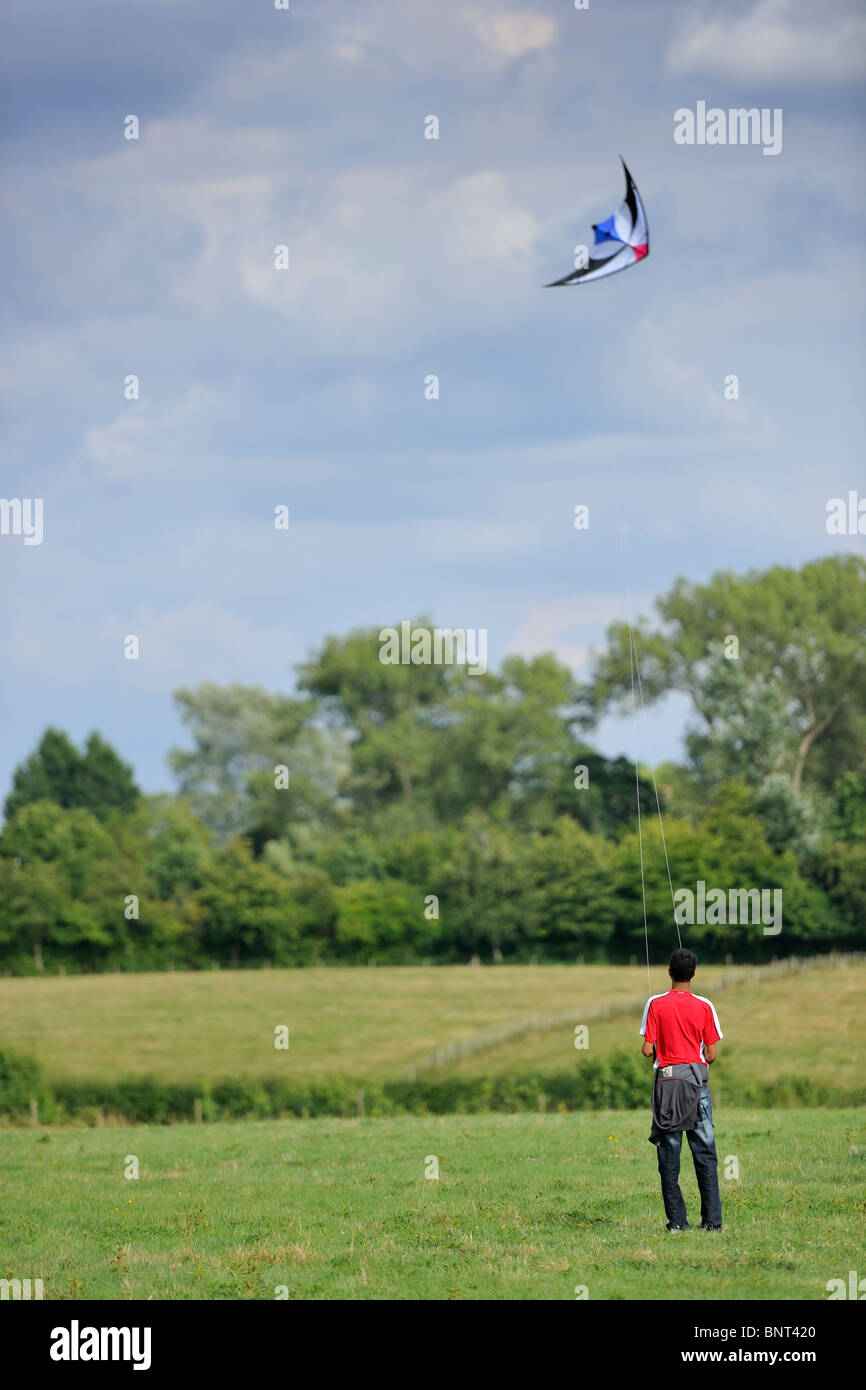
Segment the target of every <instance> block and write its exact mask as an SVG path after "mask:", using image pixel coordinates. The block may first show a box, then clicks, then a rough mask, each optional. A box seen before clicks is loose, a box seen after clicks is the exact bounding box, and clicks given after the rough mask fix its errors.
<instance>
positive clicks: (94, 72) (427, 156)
mask: <svg viewBox="0 0 866 1390" xmlns="http://www.w3.org/2000/svg"><path fill="white" fill-rule="evenodd" d="M0 38H2V50H3V56H2V59H0V74H2V90H3V98H2V100H3V112H2V120H0V159H2V165H3V179H2V185H0V186H2V201H3V205H4V206H3V227H4V232H3V247H2V253H3V259H2V264H3V269H4V272H5V274H4V287H3V288H4V302H5V306H6V312H5V314H4V321H3V327H2V337H0V390H2V394H3V432H2V449H0V495H2V496H3V497H5V498H7V499H12V498H19V499H26V498H31V499H35V498H41V499H42V500H43V516H44V521H43V537H42V541H41V543H40V544H38V545H26V544H25V543H24V537H23V536H22V535H15V534H11V533H10V534H3V535H0V652H2V658H0V659H2V679H0V720H2V729H3V737H2V740H0V796H2V795H4V794H5V792H6V790H7V789H8V786H9V782H10V778H11V773H12V769H13V768H14V767H15V765H16V764H17V763H19V762H20V761H21V760H22V758H24V757H25V756H26V755H27V754H28V753H29V752H31V751H32V749H33V747H34V746H35V744H36V742H37V741H38V739H39V737H40V735H41V733H42V731H43V729H44V728H45V726H46V725H48V724H52V725H54V726H58V727H61V728H63V729H65V730H67V732H68V733H69V734H70V735H71V736H72V737H73V738H74V739H75V740H76V741H80V740H83V739H84V737H86V735H87V734H88V733H89V732H90V731H91V730H92V729H97V730H99V732H100V733H101V734H102V735H103V736H104V737H106V738H108V739H109V741H110V742H111V743H112V744H113V745H114V746H115V747H116V748H117V750H118V751H119V752H120V754H121V756H122V757H124V758H125V759H126V760H128V761H130V762H131V763H132V765H133V767H134V769H135V773H136V776H137V779H138V781H139V783H140V785H141V786H142V787H143V789H144V790H146V791H149V792H152V791H157V790H162V789H170V788H171V786H172V782H171V778H170V774H169V772H168V770H167V767H166V763H165V757H166V753H167V751H168V749H169V748H170V747H172V746H178V745H184V744H185V743H186V739H185V735H184V732H183V729H182V728H181V726H180V724H179V721H178V718H177V713H176V709H175V706H174V703H173V700H172V692H173V691H175V690H177V689H178V688H180V687H190V686H195V685H197V684H199V683H201V682H204V681H216V682H219V683H228V682H235V681H236V682H241V683H243V684H259V685H263V686H265V687H266V688H268V689H272V690H284V691H290V690H292V688H293V682H294V675H293V670H294V666H295V664H296V663H297V662H299V661H302V660H304V659H306V658H307V657H308V655H309V654H310V652H311V651H312V650H314V649H315V648H316V647H317V646H319V645H320V644H321V642H322V641H323V639H324V637H325V636H326V635H327V634H329V633H338V634H339V633H346V632H348V631H349V630H350V629H352V628H355V627H359V626H365V627H366V626H375V627H377V628H378V627H381V626H385V625H398V624H399V623H400V622H401V621H403V620H404V619H411V618H413V617H415V616H417V615H419V614H429V615H430V616H431V617H432V618H433V619H434V621H435V622H436V623H438V624H440V625H442V626H448V627H475V628H484V629H486V630H487V633H488V643H489V659H490V661H491V664H492V665H495V664H496V663H498V662H499V661H500V660H501V659H502V657H503V656H504V655H506V654H508V653H521V654H524V655H527V656H532V655H535V654H536V653H540V652H545V651H553V652H554V653H556V654H557V656H558V657H559V658H560V660H562V661H563V662H565V663H566V664H567V665H568V666H570V667H571V668H572V669H573V670H574V671H575V673H576V674H577V676H578V677H579V678H581V679H585V678H586V677H587V676H588V675H589V672H590V670H591V662H592V651H593V649H595V650H598V649H599V648H600V647H601V646H602V645H603V642H604V634H605V629H606V627H607V625H608V624H609V623H610V622H612V621H614V620H616V619H622V618H624V617H625V616H626V614H627V611H628V605H629V601H630V603H631V607H632V610H633V612H634V613H635V614H638V613H650V612H651V611H652V603H653V599H654V597H655V596H656V595H658V594H661V593H664V592H665V591H666V590H667V589H668V588H669V587H670V586H671V584H672V583H673V581H674V580H675V579H676V578H677V576H679V575H685V576H687V577H688V578H689V579H690V580H693V581H696V582H701V581H704V580H706V579H708V578H709V576H710V575H711V574H712V573H714V572H715V571H717V570H721V569H734V570H737V571H744V570H747V569H750V568H759V569H762V568H766V567H768V566H769V565H773V564H783V565H800V564H802V563H804V562H805V561H808V560H810V559H814V558H816V557H818V556H821V555H828V554H835V553H839V552H841V551H845V550H848V549H859V550H860V551H862V550H863V537H862V536H835V535H829V534H828V532H827V527H826V519H827V512H826V507H827V502H828V500H829V499H831V498H834V497H847V494H848V493H849V491H850V490H852V489H858V488H859V496H860V497H863V496H864V495H866V468H864V465H863V439H864V393H863V389H862V382H863V378H864V365H866V352H864V322H866V319H864V313H863V309H864V302H863V301H864V275H863V250H864V238H863V227H864V187H866V184H864V177H863V176H864V162H866V155H864V139H863V137H864V85H863V78H864V74H866V13H864V11H863V9H862V6H860V5H859V4H856V3H853V0H851V3H849V0H822V3H821V4H820V5H818V4H814V3H813V2H812V0H758V3H755V0H747V3H743V0H724V3H710V4H700V3H694V4H692V3H683V0H673V2H672V3H667V0H604V2H603V0H589V4H588V7H587V8H586V9H582V10H578V9H576V8H574V4H573V3H569V0H543V2H542V3H535V4H515V5H511V4H508V3H501V4H500V3H499V0H476V2H475V3H472V2H471V0H470V3H467V4H462V3H460V0H455V3H453V4H449V5H442V4H434V3H431V0H376V3H373V0H369V3H363V4H358V3H350V2H349V0H316V3H313V0H291V3H290V8H288V9H279V10H278V9H276V8H275V7H274V5H273V0H244V3H240V0H207V3H205V0H126V2H125V3H124V4H123V5H118V4H117V3H116V0H79V2H78V3H77V4H76V5H74V6H70V5H68V4H62V3H59V2H58V3H51V4H47V5H45V4H43V5H39V6H35V5H33V4H32V2H31V0H6V4H5V5H4V9H3V15H2V18H0ZM699 102H705V103H706V105H707V107H709V108H712V107H716V108H721V109H722V110H724V111H727V110H729V109H732V108H740V107H747V108H751V107H756V108H759V109H763V108H766V109H767V110H769V111H777V110H778V111H781V113H782V116H781V121H782V124H781V133H782V147H781V150H780V151H779V152H778V153H777V154H765V153H764V151H763V148H762V147H761V146H760V145H754V144H749V145H741V144H726V145H718V144H716V145H711V144H692V145H686V144H679V143H677V142H676V141H675V139H674V132H675V127H676V121H675V113H676V112H677V111H678V110H682V109H685V108H689V109H691V110H696V109H697V104H698V103H699ZM131 115H132V116H136V117H137V119H138V127H139V129H138V135H139V138H138V139H128V138H126V133H125V132H128V130H129V128H130V127H129V122H128V121H127V118H128V117H129V116H131ZM430 116H435V117H436V118H437V120H438V139H435V140H434V139H427V138H425V129H429V128H430V122H429V121H428V120H427V118H428V117H430ZM776 119H778V118H776ZM620 155H622V156H623V157H624V158H625V159H626V160H627V162H628V164H629V167H630V169H631V171H632V174H633V175H634V177H635V179H636V181H637V183H638V185H639V188H640V191H641V194H642V196H643V200H644V203H645V205H646V210H647V216H648V220H649V228H650V254H649V256H648V257H647V258H646V259H644V260H642V261H641V262H640V263H639V264H638V265H636V266H635V267H633V268H631V269H629V270H627V271H624V272H623V273H622V274H619V275H615V276H612V277H610V278H608V279H605V280H602V281H600V282H597V283H594V284H587V285H583V286H572V287H566V288H561V289H543V288H542V286H543V285H544V284H545V283H546V282H547V281H550V280H554V279H558V278H559V277H560V276H562V275H566V274H568V272H569V271H570V270H571V268H572V265H573V254H574V248H575V246H576V245H578V244H580V243H589V242H591V237H592V233H591V231H590V224H591V223H593V222H596V221H599V220H602V219H604V218H606V217H607V216H608V215H609V214H610V213H611V212H613V210H614V208H615V207H616V206H617V205H618V203H619V202H620V200H621V197H622V187H623V181H622V172H621V167H620V163H619V156H620ZM277 246H286V247H287V248H288V260H289V265H288V269H278V268H276V265H275V247H277ZM131 374H134V375H135V376H137V377H138V379H139V398H138V399H137V400H136V399H126V398H125V394H124V384H125V381H126V379H127V377H128V376H130V375H131ZM732 374H733V375H735V376H736V377H737V378H738V382H739V398H738V399H726V394H725V381H726V378H727V377H729V376H730V375H732ZM431 375H436V376H437V377H438V380H439V396H438V399H427V398H426V396H425V380H426V379H427V378H428V377H429V376H431ZM281 505H282V506H286V507H288V509H289V517H290V525H289V528H288V530H277V529H276V528H275V526H274V509H275V508H276V507H278V506H281ZM577 505H586V506H588V507H589V518H590V523H589V528H588V529H587V530H584V531H577V530H575V527H574V524H573V519H574V509H575V506H577ZM629 596H630V598H629ZM130 634H134V635H135V636H137V637H138V639H139V644H140V655H139V658H138V660H127V659H126V658H125V657H124V639H125V637H127V636H128V635H130ZM688 717H689V711H688V706H687V704H686V703H685V701H684V699H682V698H680V697H672V698H670V699H668V700H667V701H666V702H664V704H662V705H661V706H659V707H658V708H654V709H653V710H651V711H650V713H649V717H648V720H647V724H646V728H645V730H644V731H643V732H642V733H641V734H640V738H639V739H635V735H634V732H633V730H632V727H631V724H630V721H629V720H628V719H627V718H625V717H615V716H611V717H608V718H606V719H605V720H604V721H603V723H602V725H601V726H600V728H599V730H598V731H597V735H596V737H595V741H596V743H597V744H598V746H599V747H600V748H601V749H602V750H603V751H604V752H606V753H608V754H616V753H620V752H624V753H626V754H627V755H629V756H632V755H634V753H636V752H637V753H639V754H640V756H641V757H643V758H647V759H651V760H653V761H657V760H659V759H661V758H668V757H676V756H678V755H680V754H681V751H682V734H683V729H684V727H685V724H686V721H687V719H688Z"/></svg>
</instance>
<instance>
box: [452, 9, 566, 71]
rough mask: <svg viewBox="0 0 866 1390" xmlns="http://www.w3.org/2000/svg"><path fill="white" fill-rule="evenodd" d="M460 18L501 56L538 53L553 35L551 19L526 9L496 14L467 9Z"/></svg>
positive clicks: (547, 45)
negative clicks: (468, 10)
mask: <svg viewBox="0 0 866 1390" xmlns="http://www.w3.org/2000/svg"><path fill="white" fill-rule="evenodd" d="M464 18H465V19H466V20H467V22H468V23H469V24H470V25H471V26H472V28H473V29H474V31H475V33H476V34H477V35H478V37H479V39H480V40H481V42H482V43H483V44H484V45H485V47H487V48H488V49H490V51H491V52H493V53H495V54H498V55H501V56H502V57H503V58H509V59H512V58H523V57H525V55H526V54H527V53H538V52H540V50H541V49H544V48H548V47H549V46H550V45H551V44H552V43H553V41H554V39H555V38H556V32H557V30H556V24H555V23H554V21H553V20H552V19H549V18H548V17H547V16H546V15H540V14H533V13H532V11H530V10H506V11H502V12H501V13H499V14H489V13H487V14H484V13H482V12H481V11H480V10H479V11H473V12H470V13H467V14H466V15H465V16H464Z"/></svg>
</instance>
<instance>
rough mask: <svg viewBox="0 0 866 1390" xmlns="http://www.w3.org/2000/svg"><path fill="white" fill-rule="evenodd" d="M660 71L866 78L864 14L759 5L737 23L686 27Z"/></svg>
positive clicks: (775, 1)
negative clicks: (865, 75) (665, 68)
mask: <svg viewBox="0 0 866 1390" xmlns="http://www.w3.org/2000/svg"><path fill="white" fill-rule="evenodd" d="M667 66H668V69H669V71H671V72H673V73H676V74H678V75H682V74H687V73H701V74H705V75H706V76H710V77H724V78H731V79H733V80H734V81H742V82H746V81H777V80H778V81H788V82H797V83H822V82H841V81H850V80H852V79H855V78H858V77H861V76H863V75H864V73H866V15H864V14H863V13H862V12H858V11H856V10H855V9H854V8H853V7H852V5H851V4H850V3H849V0H821V3H820V4H816V3H815V0H759V3H758V4H757V5H755V7H754V9H752V10H750V11H749V12H748V13H747V14H745V15H743V16H742V18H740V19H733V18H730V17H729V16H728V14H727V13H726V14H725V17H724V18H723V19H715V18H700V19H697V20H694V19H692V20H690V21H688V22H687V23H686V25H685V26H684V27H683V29H681V31H680V32H679V34H678V35H677V36H676V37H675V39H674V41H673V43H672V44H671V47H670V49H669V51H668V55H667Z"/></svg>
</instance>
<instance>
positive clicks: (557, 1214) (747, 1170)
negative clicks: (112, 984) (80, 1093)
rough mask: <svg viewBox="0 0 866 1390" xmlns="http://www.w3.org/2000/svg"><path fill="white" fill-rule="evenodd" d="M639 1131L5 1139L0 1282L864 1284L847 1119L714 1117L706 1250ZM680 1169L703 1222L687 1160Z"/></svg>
mask: <svg viewBox="0 0 866 1390" xmlns="http://www.w3.org/2000/svg"><path fill="white" fill-rule="evenodd" d="M648 1129H649V1122H648V1115H647V1114H642V1113H637V1112H628V1113H609V1114H605V1113H599V1112H594V1113H590V1112H586V1113H581V1114H572V1115H555V1114H548V1115H536V1116H530V1115H479V1116H471V1117H467V1116H464V1117H460V1116H449V1117H442V1118H431V1119H419V1118H415V1117H411V1118H401V1119H397V1120H374V1119H364V1120H331V1119H323V1120H307V1121H269V1122H265V1123H248V1124H245V1125H231V1124H214V1125H179V1126H174V1127H171V1128H164V1129H156V1128H148V1127H146V1126H139V1127H130V1128H116V1129H115V1128H106V1129H95V1130H69V1129H67V1130H47V1129H32V1130H9V1131H6V1132H5V1133H4V1134H3V1136H2V1144H0V1180H2V1188H3V1192H4V1200H3V1204H2V1207H0V1250H2V1252H3V1254H2V1257H0V1275H2V1277H5V1278H12V1277H19V1278H28V1277H29V1278H42V1279H43V1280H44V1293H45V1298H46V1299H72V1298H74V1299H78V1298H93V1299H147V1298H156V1299H194V1298H206V1299H273V1298H274V1297H275V1291H276V1289H277V1288H278V1287H279V1286H284V1287H285V1289H286V1290H287V1293H288V1296H289V1297H290V1298H293V1299H333V1298H351V1299H367V1298H369V1299H386V1298H394V1299H567V1300H571V1299H573V1298H574V1297H575V1289H576V1287H577V1286H586V1288H587V1290H588V1294H589V1298H590V1299H591V1300H598V1299H624V1300H629V1299H664V1300H671V1299H682V1300H700V1299H730V1298H745V1299H755V1298H771V1299H781V1300H817V1299H825V1298H826V1297H827V1292H826V1287H825V1286H826V1283H827V1281H828V1280H829V1279H832V1278H836V1277H841V1278H847V1272H848V1270H849V1269H860V1270H862V1266H863V1240H862V1232H863V1219H864V1214H866V1188H864V1176H866V1145H864V1136H863V1130H862V1125H861V1124H860V1123H859V1120H858V1118H857V1116H856V1113H855V1112H851V1111H833V1110H822V1111H798V1112H790V1111H785V1112H775V1111H767V1110H764V1111H752V1112H749V1111H741V1110H734V1109H728V1110H726V1111H725V1114H724V1117H723V1118H722V1119H721V1120H720V1121H719V1122H718V1123H717V1139H718V1145H719V1154H720V1158H721V1160H722V1167H721V1172H722V1174H724V1171H725V1167H724V1159H725V1158H726V1156H729V1155H731V1156H735V1157H736V1158H737V1159H738V1162H739V1172H740V1177H739V1180H738V1181H735V1180H725V1179H724V1178H723V1180H722V1195H723V1201H724V1215H725V1223H726V1224H725V1229H724V1231H723V1232H721V1233H720V1234H718V1235H713V1234H708V1233H706V1232H701V1231H699V1230H697V1229H694V1230H692V1231H690V1232H688V1233H686V1234H684V1235H682V1236H674V1237H671V1236H668V1235H666V1233H665V1232H664V1229H663V1213H662V1207H661V1201H660V1197H659V1191H658V1177H657V1172H656V1166H655V1150H654V1149H653V1147H652V1146H651V1145H650V1144H649V1143H648V1142H647V1133H648ZM684 1148H685V1146H684ZM132 1155H134V1156H135V1157H136V1158H137V1159H138V1163H139V1165H140V1177H139V1178H138V1179H137V1180H127V1179H125V1178H124V1176H123V1173H124V1167H125V1166H128V1165H129V1160H130V1156H132ZM431 1156H435V1157H436V1158H437V1159H438V1162H439V1179H438V1181H436V1180H430V1179H426V1178H425V1176H424V1173H425V1167H429V1162H430V1158H431ZM683 1171H684V1179H683V1189H684V1192H685V1195H686V1200H687V1202H688V1203H689V1208H690V1214H691V1217H692V1219H693V1220H696V1219H697V1217H698V1211H697V1206H696V1200H695V1198H696V1189H695V1183H694V1176H693V1171H692V1166H691V1160H690V1158H689V1156H688V1154H687V1153H686V1154H685V1155H684V1164H683Z"/></svg>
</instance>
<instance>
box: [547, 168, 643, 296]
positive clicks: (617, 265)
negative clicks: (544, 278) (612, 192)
mask: <svg viewBox="0 0 866 1390" xmlns="http://www.w3.org/2000/svg"><path fill="white" fill-rule="evenodd" d="M620 160H621V161H622V167H623V169H624V171H625V200H624V201H623V202H622V203H621V204H620V206H619V207H618V208H617V210H616V212H615V213H613V214H612V215H611V216H610V217H608V218H607V219H606V220H605V221H604V222H595V223H593V227H592V230H593V231H594V232H595V245H594V246H593V248H592V255H591V256H590V257H589V258H588V259H587V262H586V265H583V266H580V267H578V269H577V270H574V271H572V273H571V274H570V275H563V277H562V279H561V280H552V281H551V282H550V284H549V285H545V287H544V288H545V289H553V288H554V286H556V285H579V284H581V283H582V282H583V281H586V280H600V279H601V277H602V276H603V275H615V274H616V272H617V271H618V270H627V269H628V267H629V266H630V265H635V264H636V263H637V262H638V261H642V260H643V258H644V256H648V255H649V228H648V227H647V221H646V213H645V212H644V208H643V203H642V202H641V197H640V194H639V193H638V191H637V184H636V183H635V181H634V179H633V178H632V176H631V174H630V173H629V171H628V166H627V164H626V162H625V160H624V159H623V158H622V155H620Z"/></svg>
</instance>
